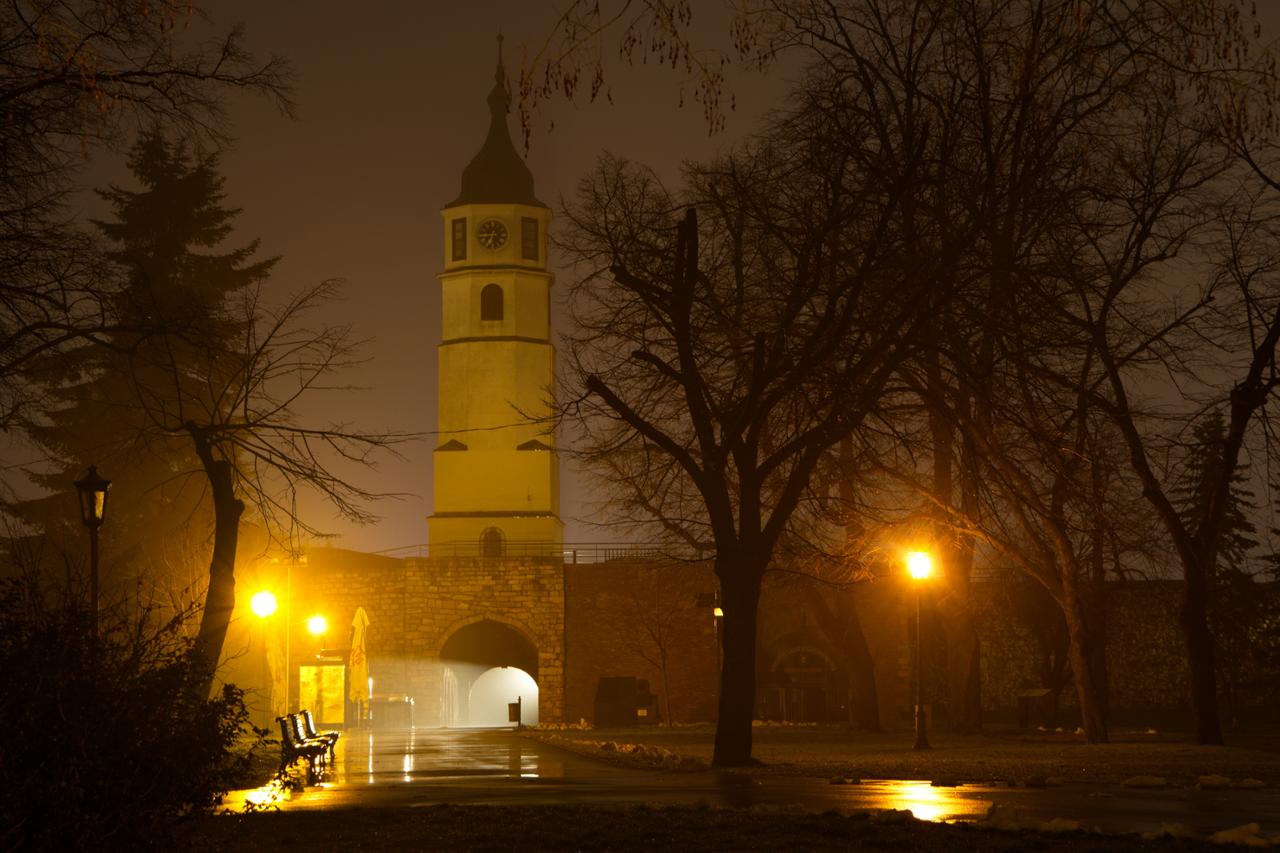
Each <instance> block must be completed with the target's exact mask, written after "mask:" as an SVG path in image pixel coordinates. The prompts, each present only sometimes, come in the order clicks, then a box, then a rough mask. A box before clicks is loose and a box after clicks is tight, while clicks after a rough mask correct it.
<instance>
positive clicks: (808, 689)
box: [760, 643, 847, 723]
mask: <svg viewBox="0 0 1280 853" xmlns="http://www.w3.org/2000/svg"><path fill="white" fill-rule="evenodd" d="M846 682H847V675H846V674H845V673H844V672H843V671H842V670H841V669H840V668H839V667H837V666H836V665H835V664H834V662H833V661H832V660H831V658H830V656H829V655H827V654H826V653H825V652H824V651H822V650H821V649H818V648H816V647H814V646H812V645H809V644H807V643H790V644H787V645H785V646H784V647H783V648H782V649H781V650H780V651H779V652H777V653H776V654H775V655H774V656H773V665H772V666H771V667H769V670H768V671H767V672H766V673H765V675H764V678H762V680H761V685H760V688H761V700H762V701H761V709H760V714H761V717H762V718H764V719H772V720H782V721H786V722H791V723H826V722H833V721H838V720H840V719H842V714H843V713H844V712H845V708H844V701H843V700H844V698H845V697H844V696H843V695H842V694H843V693H844V692H847V687H845V686H844V685H846ZM842 688H843V689H842Z"/></svg>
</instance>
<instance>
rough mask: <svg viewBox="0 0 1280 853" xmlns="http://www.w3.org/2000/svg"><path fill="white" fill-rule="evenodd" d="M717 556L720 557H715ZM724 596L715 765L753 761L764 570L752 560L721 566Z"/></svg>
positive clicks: (713, 757) (712, 761) (743, 763)
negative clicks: (760, 607) (761, 591)
mask: <svg viewBox="0 0 1280 853" xmlns="http://www.w3.org/2000/svg"><path fill="white" fill-rule="evenodd" d="M717 562H719V559H717ZM716 574H717V575H719V577H720V591H721V598H722V599H723V601H724V605H723V607H724V617H723V619H722V620H721V621H722V623H723V624H722V630H723V632H724V633H723V637H724V663H723V666H722V669H721V671H720V709H719V719H718V720H717V722H716V739H715V750H714V752H713V753H712V757H711V764H712V765H713V766H715V767H744V766H746V765H749V764H751V763H752V762H751V720H752V717H753V715H754V712H755V700H756V619H757V608H758V606H759V603H760V573H759V572H758V571H756V570H755V568H754V567H752V566H746V565H733V566H727V567H724V566H717V569H716Z"/></svg>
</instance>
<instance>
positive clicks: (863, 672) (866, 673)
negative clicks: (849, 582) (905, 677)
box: [845, 595, 883, 732]
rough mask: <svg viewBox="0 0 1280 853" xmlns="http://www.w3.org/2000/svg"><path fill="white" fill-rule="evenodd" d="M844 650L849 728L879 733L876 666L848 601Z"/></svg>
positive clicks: (854, 608)
mask: <svg viewBox="0 0 1280 853" xmlns="http://www.w3.org/2000/svg"><path fill="white" fill-rule="evenodd" d="M845 632H846V633H845V636H846V638H847V641H846V643H845V648H846V649H847V650H848V654H849V674H850V675H851V676H852V679H853V703H852V708H851V710H852V711H853V719H852V722H853V725H854V727H855V728H858V729H861V730H862V731H866V732H879V731H883V729H882V728H881V726H880V695H879V693H878V691H877V690H876V664H875V661H874V660H873V659H872V658H871V649H870V647H868V646H867V636H866V634H865V633H864V632H863V630H862V621H861V619H859V618H858V604H857V602H856V601H854V600H853V598H852V595H851V596H850V600H849V617H848V619H847V620H846V622H845Z"/></svg>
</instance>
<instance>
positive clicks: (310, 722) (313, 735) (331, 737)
mask: <svg viewBox="0 0 1280 853" xmlns="http://www.w3.org/2000/svg"><path fill="white" fill-rule="evenodd" d="M298 716H299V717H301V719H302V733H303V735H305V736H306V738H307V740H322V741H324V742H326V743H327V744H329V758H333V745H334V744H335V743H337V742H338V738H339V737H341V736H342V733H341V732H338V731H333V730H332V729H331V730H329V731H325V732H318V731H316V721H315V718H314V717H312V716H311V711H310V710H308V709H305V708H304V709H303V710H302V711H301V712H300V713H299V714H298Z"/></svg>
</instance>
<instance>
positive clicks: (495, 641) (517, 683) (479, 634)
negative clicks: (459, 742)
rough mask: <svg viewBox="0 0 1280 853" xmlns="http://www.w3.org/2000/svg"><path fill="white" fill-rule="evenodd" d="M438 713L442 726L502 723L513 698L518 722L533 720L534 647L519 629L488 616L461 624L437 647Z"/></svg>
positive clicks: (507, 720)
mask: <svg viewBox="0 0 1280 853" xmlns="http://www.w3.org/2000/svg"><path fill="white" fill-rule="evenodd" d="M440 664H441V670H442V677H443V682H444V683H443V687H442V693H441V714H442V716H443V723H444V724H445V725H446V726H506V725H510V723H511V720H510V718H509V716H508V705H509V704H510V703H513V702H518V703H519V705H520V722H521V723H522V724H524V725H533V724H534V723H537V722H538V650H537V648H536V647H535V646H534V644H533V642H532V641H531V640H530V639H529V638H528V637H526V636H525V635H524V634H523V633H522V632H521V631H519V630H518V629H516V628H514V627H512V626H511V625H507V624H504V623H503V622H499V621H495V620H493V619H482V620H480V621H479V622H473V623H471V624H470V625H466V626H463V627H462V628H460V629H458V630H457V631H455V632H453V634H452V635H451V636H450V637H449V638H448V639H447V640H446V641H445V643H444V645H443V646H441V648H440Z"/></svg>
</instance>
